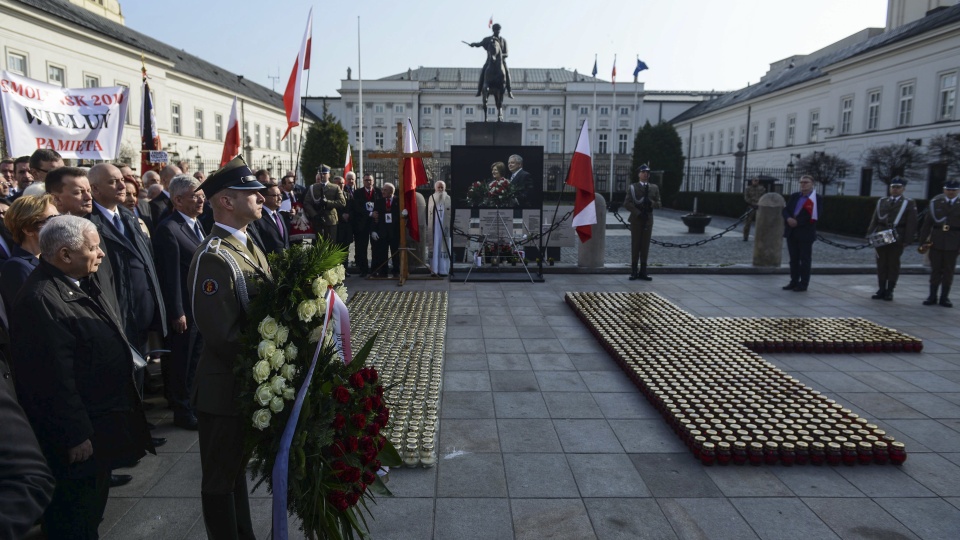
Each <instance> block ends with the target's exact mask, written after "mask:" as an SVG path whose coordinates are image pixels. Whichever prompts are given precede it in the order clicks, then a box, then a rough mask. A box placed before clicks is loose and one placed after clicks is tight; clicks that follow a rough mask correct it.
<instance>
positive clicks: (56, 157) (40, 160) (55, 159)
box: [30, 148, 63, 182]
mask: <svg viewBox="0 0 960 540" xmlns="http://www.w3.org/2000/svg"><path fill="white" fill-rule="evenodd" d="M60 167H63V158H61V157H60V154H58V153H57V152H56V151H54V150H48V149H46V148H40V149H38V150H36V151H35V152H34V153H33V154H31V155H30V174H31V175H32V176H33V179H34V180H35V181H37V182H44V181H45V180H46V178H47V174H48V173H49V172H50V171H52V170H54V169H59V168H60Z"/></svg>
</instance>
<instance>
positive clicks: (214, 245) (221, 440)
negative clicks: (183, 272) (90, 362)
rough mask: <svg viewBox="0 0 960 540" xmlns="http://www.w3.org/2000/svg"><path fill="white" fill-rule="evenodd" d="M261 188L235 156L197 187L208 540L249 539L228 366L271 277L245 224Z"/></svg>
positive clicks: (196, 390) (196, 281)
mask: <svg viewBox="0 0 960 540" xmlns="http://www.w3.org/2000/svg"><path fill="white" fill-rule="evenodd" d="M263 188H264V186H263V184H261V183H260V182H258V181H257V179H256V177H255V176H254V175H253V172H251V171H250V169H249V167H247V164H246V163H245V162H244V160H243V158H242V157H241V156H237V157H235V158H234V159H233V160H232V161H230V162H229V163H227V164H226V165H225V166H224V167H223V168H221V169H220V170H217V171H215V172H214V173H212V174H211V175H210V176H208V177H207V179H206V180H205V181H204V182H203V183H202V184H201V185H200V187H199V188H197V189H198V190H203V193H204V195H206V198H207V200H208V201H210V204H211V207H212V209H213V218H214V225H213V228H212V230H211V232H210V234H209V235H208V236H207V237H206V238H205V239H204V241H203V242H202V243H201V244H200V246H199V247H198V248H197V251H196V253H194V255H193V261H192V262H191V263H190V273H189V280H190V281H189V282H190V283H191V284H192V285H191V287H192V297H193V314H194V319H195V320H196V324H197V327H198V329H199V330H200V334H201V335H202V336H203V340H204V347H203V352H202V353H201V355H200V362H199V365H198V366H197V372H196V376H195V378H194V386H193V389H192V392H193V394H192V401H193V405H194V408H195V410H196V411H197V419H198V421H199V428H200V429H199V431H200V467H201V471H202V475H203V476H202V479H201V484H200V486H201V487H200V491H201V496H202V502H203V520H204V523H205V524H206V528H207V536H208V537H209V538H211V539H220V538H230V539H236V538H244V539H246V538H250V539H252V538H254V533H253V526H252V524H251V520H250V504H249V501H248V499H247V497H248V491H247V480H246V474H245V473H246V466H247V461H248V459H249V455H247V454H246V453H245V452H244V449H243V437H242V434H243V431H244V426H243V423H244V422H249V421H250V419H249V418H241V417H240V416H238V415H237V409H238V408H239V407H238V403H237V393H238V387H237V383H238V381H237V379H236V377H237V376H236V375H235V374H234V364H235V362H236V358H237V355H238V354H239V353H240V352H241V349H240V339H241V334H242V333H243V331H244V329H245V328H246V326H247V314H246V308H247V305H248V304H249V302H250V299H251V298H253V297H255V296H256V294H257V291H258V288H259V284H260V283H262V282H263V281H265V280H270V279H272V278H271V275H270V267H269V266H268V264H267V257H266V256H265V255H264V254H263V252H262V251H261V250H260V248H258V247H257V246H256V245H255V244H254V243H253V241H252V240H251V239H250V238H249V237H248V236H247V225H249V224H250V223H252V222H253V221H255V220H257V219H259V218H260V215H261V207H262V205H263V201H264V199H263V196H262V195H260V191H259V190H261V189H263Z"/></svg>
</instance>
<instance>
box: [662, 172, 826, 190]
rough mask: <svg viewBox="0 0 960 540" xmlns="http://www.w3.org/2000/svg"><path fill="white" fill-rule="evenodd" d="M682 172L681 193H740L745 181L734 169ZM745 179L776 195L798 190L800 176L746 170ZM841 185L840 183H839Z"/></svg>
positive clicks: (793, 173) (797, 174)
mask: <svg viewBox="0 0 960 540" xmlns="http://www.w3.org/2000/svg"><path fill="white" fill-rule="evenodd" d="M687 173H688V171H686V170H684V174H685V177H684V179H683V184H681V188H680V190H681V191H709V192H720V193H741V192H743V190H744V187H745V186H744V184H745V180H744V179H743V178H742V177H741V178H738V177H737V174H736V169H735V168H734V167H710V166H706V167H690V170H689V174H687ZM744 176H745V178H747V179H750V178H753V177H754V176H756V177H758V178H760V179H761V180H762V181H764V182H765V183H772V184H773V187H774V191H775V192H777V193H793V192H795V191H799V190H800V176H801V175H800V174H799V173H797V172H796V171H790V170H789V169H787V168H786V167H780V168H776V167H757V168H748V169H747V174H746V175H744ZM841 183H842V182H841Z"/></svg>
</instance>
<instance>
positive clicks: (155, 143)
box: [140, 66, 161, 175]
mask: <svg viewBox="0 0 960 540" xmlns="http://www.w3.org/2000/svg"><path fill="white" fill-rule="evenodd" d="M141 72H142V73H143V86H142V89H143V105H142V106H141V107H140V174H141V175H143V174H145V173H146V172H147V171H149V170H153V169H155V168H157V166H156V165H155V164H153V163H151V162H150V151H151V150H160V148H161V146H160V134H159V133H157V115H156V113H155V112H154V110H153V96H152V95H151V94H150V83H148V82H147V68H146V66H144V67H143V68H142V69H141Z"/></svg>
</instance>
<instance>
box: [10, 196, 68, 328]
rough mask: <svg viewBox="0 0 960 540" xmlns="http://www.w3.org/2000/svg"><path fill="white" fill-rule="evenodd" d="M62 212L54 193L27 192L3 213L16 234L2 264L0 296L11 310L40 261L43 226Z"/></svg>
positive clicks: (13, 234) (11, 232) (12, 233)
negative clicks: (56, 203)
mask: <svg viewBox="0 0 960 540" xmlns="http://www.w3.org/2000/svg"><path fill="white" fill-rule="evenodd" d="M56 215H59V212H57V207H56V206H54V205H53V198H52V197H51V196H50V195H43V196H40V197H33V196H31V195H24V196H23V197H20V198H18V199H17V200H15V201H13V204H12V205H11V206H10V208H9V209H8V210H7V212H6V213H5V214H4V215H3V224H4V225H6V226H7V230H9V231H10V235H11V236H13V241H14V242H16V245H15V246H11V249H10V258H9V259H7V260H6V261H4V262H3V264H2V265H0V296H2V297H3V303H4V304H5V305H6V306H7V308H8V309H9V307H10V306H13V301H14V299H15V298H16V297H17V293H18V292H19V291H20V287H21V286H23V282H25V281H26V280H27V276H29V275H30V273H31V272H33V269H34V268H36V267H37V265H38V264H40V259H38V258H37V256H38V255H40V229H42V228H43V225H44V224H45V223H46V222H47V220H49V219H50V218H51V217H53V216H56Z"/></svg>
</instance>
